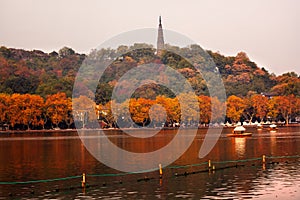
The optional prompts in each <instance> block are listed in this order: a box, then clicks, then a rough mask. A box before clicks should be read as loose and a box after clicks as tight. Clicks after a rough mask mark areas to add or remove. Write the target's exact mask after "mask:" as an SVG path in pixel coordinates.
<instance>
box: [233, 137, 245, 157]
mask: <svg viewBox="0 0 300 200" xmlns="http://www.w3.org/2000/svg"><path fill="white" fill-rule="evenodd" d="M234 146H235V152H236V154H237V155H238V157H244V155H245V149H246V138H242V137H241V138H239V137H235V138H234Z"/></svg>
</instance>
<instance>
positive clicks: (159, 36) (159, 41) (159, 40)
mask: <svg viewBox="0 0 300 200" xmlns="http://www.w3.org/2000/svg"><path fill="white" fill-rule="evenodd" d="M164 46H165V42H164V34H163V29H162V24H161V16H159V25H158V34H157V55H158V56H160V55H161V52H162V50H163V49H164Z"/></svg>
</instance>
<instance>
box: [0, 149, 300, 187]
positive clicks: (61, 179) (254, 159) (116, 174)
mask: <svg viewBox="0 0 300 200" xmlns="http://www.w3.org/2000/svg"><path fill="white" fill-rule="evenodd" d="M265 158H266V159H282V158H300V155H289V156H265ZM258 160H263V158H262V157H258V158H249V159H242V160H227V161H209V162H202V163H195V164H188V165H175V166H168V167H166V168H169V169H180V168H189V167H198V166H203V165H207V164H211V165H212V164H227V163H242V162H250V161H258ZM147 172H148V171H138V172H126V173H115V174H114V173H110V174H87V175H86V176H88V177H118V176H126V175H131V174H139V173H147ZM77 178H82V175H77V176H68V177H62V178H53V179H41V180H29V181H0V185H16V184H32V183H47V182H54V181H65V180H71V179H77Z"/></svg>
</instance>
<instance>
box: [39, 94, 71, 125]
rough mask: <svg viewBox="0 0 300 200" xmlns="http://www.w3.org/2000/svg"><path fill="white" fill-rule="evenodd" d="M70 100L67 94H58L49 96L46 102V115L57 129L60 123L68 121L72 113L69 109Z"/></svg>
mask: <svg viewBox="0 0 300 200" xmlns="http://www.w3.org/2000/svg"><path fill="white" fill-rule="evenodd" d="M69 101H71V99H70V98H67V96H66V94H65V93H57V94H53V95H48V96H47V99H46V102H45V114H46V117H48V118H49V119H50V120H51V122H52V124H53V125H54V126H55V127H58V125H59V123H61V122H63V121H65V120H67V118H68V114H69V113H70V110H69V109H70V107H69Z"/></svg>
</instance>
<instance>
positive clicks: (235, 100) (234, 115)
mask: <svg viewBox="0 0 300 200" xmlns="http://www.w3.org/2000/svg"><path fill="white" fill-rule="evenodd" d="M245 108H246V104H245V102H244V100H243V99H242V98H240V97H237V96H235V95H232V96H230V97H229V98H228V99H227V117H229V118H230V119H232V120H233V121H234V122H238V121H239V120H240V117H241V115H242V113H243V111H244V109H245Z"/></svg>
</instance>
